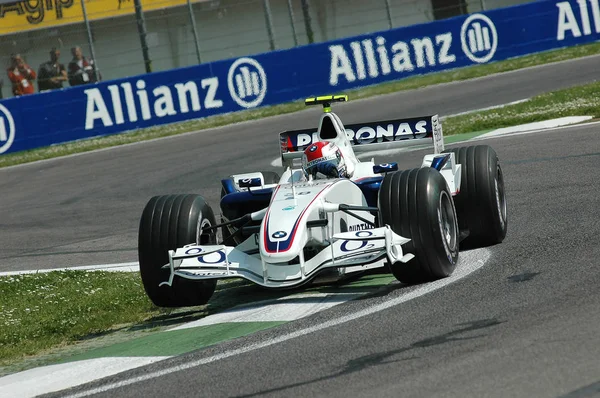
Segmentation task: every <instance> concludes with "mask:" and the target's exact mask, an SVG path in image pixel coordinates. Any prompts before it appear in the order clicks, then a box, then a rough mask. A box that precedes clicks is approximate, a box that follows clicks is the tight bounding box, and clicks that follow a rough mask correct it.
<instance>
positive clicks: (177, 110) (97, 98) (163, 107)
mask: <svg viewBox="0 0 600 398" xmlns="http://www.w3.org/2000/svg"><path fill="white" fill-rule="evenodd" d="M218 88H219V79H218V78H217V77H209V78H206V79H202V80H200V87H198V85H197V84H196V82H194V81H188V82H186V83H176V84H174V85H173V86H157V87H155V88H153V89H152V90H151V91H149V90H147V89H146V82H145V81H144V80H143V79H139V80H138V81H137V82H136V83H135V95H134V87H133V86H132V84H131V83H130V82H124V83H121V84H111V85H109V86H106V87H105V88H103V90H107V91H108V92H109V95H104V96H103V92H102V91H100V89H99V88H90V89H88V90H85V91H84V93H85V95H86V96H87V106H86V113H85V115H86V116H85V129H86V130H92V129H95V128H98V127H102V126H103V127H110V126H113V125H119V124H125V123H127V122H137V121H138V120H140V119H141V120H150V119H153V118H163V117H167V116H176V115H178V114H186V113H189V112H199V111H201V110H202V108H203V107H204V109H214V108H221V107H222V106H223V101H222V100H220V99H218V98H217V97H216V95H217V89H218ZM104 93H106V91H104ZM121 98H124V99H125V101H124V103H123V101H122V100H121ZM105 99H106V100H105ZM107 103H108V104H109V105H110V108H109V107H108V106H107ZM109 109H110V110H109ZM138 109H140V111H141V114H139V115H138V111H137V110H138Z"/></svg>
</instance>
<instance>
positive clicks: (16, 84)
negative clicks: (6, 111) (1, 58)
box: [7, 54, 37, 96]
mask: <svg viewBox="0 0 600 398" xmlns="http://www.w3.org/2000/svg"><path fill="white" fill-rule="evenodd" d="M10 62H11V64H10V68H8V70H7V73H8V78H9V79H10V81H11V83H12V93H13V95H14V96H20V95H25V94H33V93H34V89H33V81H34V80H35V78H36V77H37V75H36V73H35V71H34V70H33V69H32V68H30V67H29V65H27V64H26V63H25V61H23V57H21V54H12V55H11V56H10Z"/></svg>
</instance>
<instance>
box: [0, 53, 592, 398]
mask: <svg viewBox="0 0 600 398" xmlns="http://www.w3.org/2000/svg"><path fill="white" fill-rule="evenodd" d="M598 60H599V58H597V57H595V58H588V59H586V60H580V61H575V62H572V63H565V64H559V65H553V66H547V67H544V68H536V69H532V70H527V71H521V72H513V73H510V74H507V75H504V76H495V77H490V78H486V79H478V80H477V81H474V82H465V83H460V84H449V85H444V86H440V87H437V88H429V89H424V90H418V91H413V92H408V93H398V94H394V95H391V96H387V97H384V98H381V99H379V100H369V101H364V102H359V103H355V104H353V103H349V104H345V105H344V106H340V107H339V109H338V113H339V114H340V116H341V117H342V119H343V120H345V121H347V122H348V123H351V122H355V121H358V120H360V119H365V118H369V119H370V118H371V117H372V118H373V119H385V118H394V117H400V116H414V115H418V114H422V113H423V110H433V111H435V112H436V113H440V114H441V115H444V114H449V113H456V112H460V111H466V110H470V109H476V108H481V107H483V106H490V105H494V104H500V103H505V102H509V101H514V100H518V99H522V98H526V97H529V96H531V95H534V94H537V93H539V92H542V91H547V90H550V89H555V88H557V87H566V86H569V85H572V84H579V83H583V82H585V81H592V80H595V79H596V78H597V77H598V74H599V73H598V72H597V67H596V65H597V63H598ZM573 71H577V74H578V75H579V74H580V76H578V77H577V78H576V77H574V76H569V75H570V74H573V73H572V72H573ZM586 79H587V80H586ZM375 102H376V103H377V107H376V108H375V107H374V108H375V112H373V109H371V107H370V106H368V105H372V104H374V103H375ZM386 112H387V113H386ZM318 113H319V111H318V110H308V111H303V112H300V113H297V114H293V115H288V116H282V117H277V118H271V119H269V120H266V121H261V122H253V123H248V124H244V125H238V126H232V127H226V128H221V129H216V130H214V131H212V132H204V133H199V134H194V135H187V136H184V137H177V138H171V139H166V140H162V141H155V142H150V143H144V144H139V145H135V146H129V147H124V148H118V149H114V150H110V151H103V152H97V153H93V154H88V155H84V156H79V157H72V158H67V159H61V160H56V161H52V162H46V163H39V164H35V165H30V166H25V167H18V168H12V169H7V170H0V189H2V192H3V195H2V196H1V199H0V223H1V225H0V227H1V228H2V231H3V232H2V234H3V250H2V254H1V256H2V258H1V259H0V262H1V263H2V267H3V268H4V269H18V268H31V267H32V266H34V267H39V268H42V267H44V266H47V267H53V266H61V265H85V264H94V263H106V262H116V261H134V260H135V241H136V229H137V222H138V217H139V214H140V213H141V209H142V208H143V206H144V204H145V202H146V201H147V199H148V198H149V197H150V196H152V195H155V194H161V193H174V192H188V191H191V192H202V193H203V194H205V195H206V196H207V197H208V198H209V200H211V201H212V202H213V203H216V200H217V198H218V190H219V183H218V180H219V179H220V178H221V177H222V176H224V175H227V174H228V173H232V172H236V171H239V170H250V169H271V167H270V166H269V163H270V161H271V160H272V159H273V158H275V157H276V156H277V148H278V142H277V139H276V136H275V133H277V132H279V130H281V128H282V126H286V127H287V128H296V127H304V126H307V125H308V126H310V125H311V123H314V121H315V120H316V118H317V117H318ZM599 133H600V126H599V125H594V126H580V127H573V128H569V129H565V130H558V131H552V132H543V133H535V134H530V135H518V136H512V137H504V138H497V139H492V140H487V141H485V143H486V144H489V145H492V146H493V147H494V148H495V149H496V151H497V152H498V154H499V156H500V158H501V162H502V166H503V170H504V175H505V180H506V190H507V197H508V206H509V232H508V235H507V238H506V240H505V242H504V243H502V244H501V245H497V246H494V247H492V248H490V249H489V250H490V251H491V253H492V256H491V258H490V259H489V260H488V262H487V264H486V266H485V267H483V268H482V269H480V270H478V271H476V272H475V273H474V274H472V275H470V276H469V277H467V278H465V279H462V280H460V281H458V282H456V283H454V284H452V285H450V286H448V287H445V288H442V289H440V290H437V291H435V292H432V293H430V294H428V295H425V296H423V297H420V298H418V299H415V300H413V301H409V302H407V303H404V304H402V305H399V306H395V307H392V308H390V309H387V310H385V311H381V312H378V313H374V314H372V315H369V316H366V317H363V318H360V319H357V320H355V321H351V322H348V323H345V324H342V325H339V326H334V327H331V328H327V329H324V330H321V331H317V332H314V333H311V334H308V335H306V336H303V337H298V338H295V339H291V340H288V341H286V342H283V343H279V344H275V345H272V346H269V347H267V348H265V349H260V350H255V351H251V352H248V353H245V354H241V355H237V356H233V357H230V358H227V359H223V360H220V361H216V362H213V363H210V364H208V365H202V366H199V367H194V368H191V369H188V370H185V371H181V372H177V373H173V374H169V375H166V376H163V377H159V378H156V379H152V380H148V381H144V382H142V383H135V384H131V385H128V386H124V387H121V388H119V389H117V390H111V391H108V392H105V393H104V394H99V395H100V396H106V397H109V396H110V397H114V396H119V397H155V396H156V397H158V396H160V397H163V396H180V397H197V396H210V397H213V396H214V397H217V396H282V397H283V396H286V397H289V396H294V397H296V396H298V397H305V396H327V397H337V396H340V397H342V396H344V397H348V396H351V397H355V396H356V397H362V396H382V397H383V396H386V397H387V396H389V397H397V396H403V397H404V396H408V397H410V396H417V397H422V396H452V397H467V396H468V397H482V396H489V397H506V396H515V397H532V396H535V397H578V398H579V397H588V396H597V395H598V393H599V391H600V359H599V358H600V334H599V333H598V330H599V329H600V311H599V310H598V308H600V295H599V294H598V286H599V284H600V273H599V272H598V269H599V265H600V260H598V258H599V256H600V246H599V244H598V243H599V239H598V236H600V221H599V214H600V211H599V210H598V208H599V205H600V199H598V194H597V193H598V192H599V190H600V181H599V179H598V174H599V171H600V163H599V160H600V140H599ZM223 153H235V157H233V156H224V155H223ZM423 154H424V152H423V151H417V152H411V153H408V154H404V155H403V156H402V158H401V159H400V161H399V163H400V167H407V168H408V167H414V166H416V165H418V164H420V161H421V159H422V155H423ZM383 160H387V159H386V158H383ZM115 248H117V249H118V250H115ZM57 261H58V262H60V263H57ZM24 264H25V266H24ZM407 289H413V287H406V286H403V285H401V284H397V283H395V284H392V285H390V286H388V287H386V288H384V289H382V290H381V292H380V293H379V294H377V295H374V296H371V297H366V298H364V299H360V300H355V301H352V302H350V303H347V304H343V305H340V306H338V307H334V308H333V309H330V310H327V311H324V312H321V313H319V314H317V315H315V316H312V317H310V318H306V319H302V320H300V321H297V322H293V323H289V324H286V325H283V326H282V327H278V328H275V329H271V330H268V331H264V332H261V333H257V334H255V335H252V336H249V337H247V338H242V339H236V340H233V341H230V342H227V343H225V344H220V345H218V346H214V347H210V348H208V349H205V350H200V351H197V352H194V353H190V354H188V355H185V356H183V357H178V358H174V359H172V360H169V361H166V362H164V363H158V364H154V365H152V366H150V367H145V368H141V369H137V370H133V371H130V372H126V373H123V374H121V375H118V376H115V377H113V378H109V379H105V380H102V381H98V382H96V383H93V384H92V385H91V386H100V385H103V384H105V383H108V382H115V381H120V380H124V379H127V378H129V377H132V376H136V375H144V374H147V373H148V372H151V371H154V370H158V369H162V368H164V367H165V366H170V365H173V364H178V363H185V362H187V361H189V360H197V359H198V358H203V357H209V356H211V355H215V354H218V353H224V352H227V351H228V350H230V349H234V348H239V347H244V346H248V345H249V344H252V343H255V342H259V341H264V340H265V339H269V338H272V337H276V336H282V335H286V334H287V333H291V332H293V331H295V330H298V329H300V328H303V327H308V326H313V325H316V324H319V323H321V322H323V321H326V320H329V319H335V318H336V317H339V316H342V315H345V314H349V313H352V312H354V311H358V310H361V309H365V308H369V307H371V306H373V305H374V304H377V303H381V302H384V301H386V300H390V299H393V298H394V297H397V296H398V295H400V294H402V293H403V292H405V291H406V290H407ZM91 386H89V385H88V386H84V387H79V388H77V389H75V390H74V391H81V390H85V389H87V388H89V387H91ZM59 395H64V392H63V393H61V394H59Z"/></svg>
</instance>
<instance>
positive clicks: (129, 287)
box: [0, 271, 393, 376]
mask: <svg viewBox="0 0 600 398" xmlns="http://www.w3.org/2000/svg"><path fill="white" fill-rule="evenodd" d="M392 280H393V277H392V276H391V275H369V276H366V277H363V278H361V279H359V280H351V281H348V283H344V284H342V285H339V284H334V285H320V286H319V285H314V286H312V287H305V288H303V289H302V290H300V291H302V292H310V291H318V292H320V293H342V292H351V293H369V292H372V291H374V289H377V288H378V286H380V285H383V284H387V283H389V282H391V281H392ZM297 292H298V290H286V291H273V290H267V289H262V288H260V287H258V286H256V285H254V284H251V283H249V282H246V281H243V280H227V281H219V283H218V285H217V289H216V291H215V294H214V295H213V297H212V298H211V300H210V301H209V303H208V304H206V305H203V306H198V307H191V308H176V309H166V308H158V307H156V306H154V305H153V304H152V303H151V302H150V300H149V299H148V298H147V296H146V294H145V292H144V289H143V287H142V284H141V279H140V276H139V273H137V272H136V273H122V272H104V271H95V272H86V271H54V272H49V273H38V274H25V275H17V276H4V277H0V376H1V375H3V374H7V373H11V372H15V371H19V370H23V369H27V368H30V367H32V366H39V365H43V364H47V363H52V362H56V361H57V360H60V359H61V358H63V357H65V356H70V355H72V354H80V353H82V352H85V351H86V350H89V349H91V348H97V347H102V346H106V345H111V344H115V343H119V342H123V341H128V340H131V339H132V338H135V337H139V336H140V335H145V334H147V333H149V332H156V331H157V330H162V329H165V328H168V327H170V326H175V325H177V324H181V323H184V322H191V321H194V320H197V319H200V318H203V317H205V316H207V315H210V314H213V313H217V312H221V311H223V310H225V309H228V308H231V307H233V306H235V305H239V304H248V303H252V302H257V301H262V300H272V299H276V298H279V297H284V296H286V295H290V294H295V293H297Z"/></svg>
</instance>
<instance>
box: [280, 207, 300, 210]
mask: <svg viewBox="0 0 600 398" xmlns="http://www.w3.org/2000/svg"><path fill="white" fill-rule="evenodd" d="M296 207H298V206H288V207H284V208H283V209H281V210H283V211H291V210H294V209H295V208H296Z"/></svg>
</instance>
